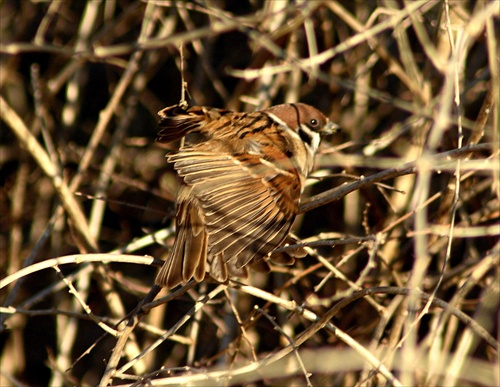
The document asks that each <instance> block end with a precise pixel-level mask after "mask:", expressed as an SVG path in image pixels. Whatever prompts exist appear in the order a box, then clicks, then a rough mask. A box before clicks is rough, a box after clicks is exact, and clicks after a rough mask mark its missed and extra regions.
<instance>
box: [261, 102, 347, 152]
mask: <svg viewBox="0 0 500 387" xmlns="http://www.w3.org/2000/svg"><path fill="white" fill-rule="evenodd" d="M265 112H266V113H267V114H269V115H270V116H271V117H272V118H273V119H274V120H275V121H277V122H279V123H281V124H284V125H285V126H287V127H288V128H289V129H291V130H292V131H293V132H295V133H296V134H298V135H299V137H300V139H301V140H302V141H304V143H305V144H307V145H309V146H310V148H311V150H312V151H313V153H314V152H316V149H317V148H318V145H319V141H320V136H323V135H327V134H332V133H336V132H338V131H340V128H339V126H338V125H337V124H336V123H334V122H332V121H330V120H329V119H328V118H327V117H326V116H325V115H324V114H323V113H321V112H320V111H319V110H318V109H316V108H314V107H312V106H310V105H306V104H305V103H287V104H283V105H276V106H273V107H270V108H269V109H267V110H265Z"/></svg>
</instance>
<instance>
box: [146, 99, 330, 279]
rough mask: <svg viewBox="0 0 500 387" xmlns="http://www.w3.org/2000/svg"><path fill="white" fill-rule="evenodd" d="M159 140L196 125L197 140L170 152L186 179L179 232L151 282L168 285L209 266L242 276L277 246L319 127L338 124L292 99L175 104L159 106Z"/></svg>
mask: <svg viewBox="0 0 500 387" xmlns="http://www.w3.org/2000/svg"><path fill="white" fill-rule="evenodd" d="M158 115H159V116H160V122H159V125H158V126H159V128H160V131H159V133H158V138H157V141H159V142H163V143H166V142H171V141H176V140H179V139H181V138H182V137H184V136H186V135H188V134H190V133H197V134H198V135H200V136H201V138H202V140H201V141H200V142H198V143H196V144H189V145H185V146H183V147H181V148H180V149H179V151H178V152H177V153H173V154H168V155H167V160H168V162H169V163H173V165H174V168H175V170H176V171H177V173H178V175H179V176H180V177H181V178H182V180H183V184H182V185H181V188H180V190H179V193H178V198H177V207H176V223H175V224H176V236H175V241H174V245H173V247H172V250H171V251H170V254H169V258H168V260H167V261H166V262H165V263H164V264H163V266H162V268H161V269H160V271H159V272H158V275H157V276H156V280H155V282H156V284H157V285H159V286H166V287H167V288H173V287H175V286H177V285H179V284H181V283H186V282H187V281H189V280H190V279H191V278H193V277H194V279H195V280H196V281H198V282H200V281H202V280H203V279H204V278H205V275H206V273H207V272H208V273H209V274H210V276H211V277H213V278H214V279H216V280H217V281H220V282H224V281H226V280H227V279H228V277H240V278H246V277H247V275H248V266H249V265H251V266H259V265H261V266H262V265H264V266H267V263H266V262H265V261H264V260H263V258H264V257H265V256H267V255H268V254H269V253H271V252H272V251H273V250H275V249H276V248H278V247H280V246H282V245H283V244H284V242H285V239H286V238H287V236H288V233H289V231H290V228H291V226H292V223H293V221H294V219H295V216H296V214H297V211H298V208H299V202H300V195H301V193H302V191H303V189H304V182H305V179H306V177H307V175H308V174H309V172H311V170H312V168H313V162H314V155H315V153H316V151H317V149H318V146H319V143H320V135H323V134H330V133H334V132H336V131H337V130H338V126H337V125H336V124H335V123H333V122H331V121H330V120H329V119H328V118H327V117H325V116H324V115H323V114H322V113H321V112H319V111H318V110H317V109H315V108H314V107H312V106H309V105H306V104H303V103H295V104H283V105H277V106H273V107H271V108H269V109H266V110H262V111H256V112H252V113H238V112H232V111H228V110H222V109H215V108H210V107H201V106H193V107H191V108H189V109H186V108H183V107H181V106H180V105H174V106H170V107H167V108H165V109H163V110H161V111H160V112H159V113H158Z"/></svg>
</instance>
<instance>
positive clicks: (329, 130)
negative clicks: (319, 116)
mask: <svg viewBox="0 0 500 387" xmlns="http://www.w3.org/2000/svg"><path fill="white" fill-rule="evenodd" d="M341 130H342V129H341V128H340V126H339V125H337V124H336V123H335V122H332V121H330V120H328V122H327V124H326V125H325V126H323V128H322V129H321V130H320V132H319V133H320V134H321V135H322V136H326V135H328V134H333V133H338V132H340V131H341Z"/></svg>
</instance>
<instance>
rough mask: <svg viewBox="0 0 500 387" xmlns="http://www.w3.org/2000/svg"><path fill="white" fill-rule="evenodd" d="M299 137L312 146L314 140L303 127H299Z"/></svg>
mask: <svg viewBox="0 0 500 387" xmlns="http://www.w3.org/2000/svg"><path fill="white" fill-rule="evenodd" d="M299 136H300V139H301V140H302V141H304V142H305V143H306V144H309V145H311V142H312V138H311V135H310V134H309V133H307V132H306V131H305V130H303V129H302V128H301V127H299Z"/></svg>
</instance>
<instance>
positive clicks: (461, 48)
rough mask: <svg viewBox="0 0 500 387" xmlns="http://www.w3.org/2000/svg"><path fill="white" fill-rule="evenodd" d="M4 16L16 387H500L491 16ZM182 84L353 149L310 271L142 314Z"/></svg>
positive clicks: (189, 6)
mask: <svg viewBox="0 0 500 387" xmlns="http://www.w3.org/2000/svg"><path fill="white" fill-rule="evenodd" d="M0 7H1V8H0V22H1V24H0V28H1V30H0V34H1V36H0V37H1V45H0V53H1V62H0V63H1V69H0V79H1V95H0V116H1V117H0V118H1V122H2V131H1V134H0V137H1V143H0V150H1V152H0V168H1V180H2V181H1V190H0V205H1V218H0V227H1V229H0V232H1V234H0V235H1V239H0V241H1V243H0V252H1V266H0V270H1V278H2V282H1V286H0V288H1V300H0V301H1V306H2V309H1V319H2V324H3V325H2V328H1V330H2V331H1V334H0V338H1V341H0V346H1V347H0V348H1V367H0V368H1V373H0V384H1V385H22V384H28V385H49V384H50V385H54V386H61V385H68V386H70V385H97V384H101V385H106V384H110V383H111V384H113V385H131V384H132V385H168V384H180V383H189V384H190V385H196V384H199V385H224V384H235V385H248V384H254V385H315V386H320V385H339V386H341V385H344V386H347V385H355V384H357V385H368V386H370V385H376V386H382V385H465V384H467V385H479V386H491V385H498V384H499V383H500V381H499V376H498V368H497V365H498V307H499V275H498V270H499V269H498V267H499V234H500V226H499V214H500V210H499V197H500V195H499V190H500V188H499V187H500V186H499V181H500V180H499V175H500V174H499V162H498V157H499V109H498V105H499V99H500V91H499V88H500V80H499V66H498V62H499V49H498V39H499V30H500V28H499V25H500V24H499V12H500V11H499V9H500V6H499V3H498V2H495V1H465V0H464V1H451V0H449V1H429V2H428V1H416V2H415V1H407V0H400V1H393V0H380V1H375V0H374V1H359V2H352V1H350V0H345V1H306V0H296V1H272V0H260V1H259V0H242V1H234V0H225V1H224V0H213V1H212V0H206V1H204V0H199V1H167V0H158V1H149V2H141V1H131V0H119V1H87V2H83V1H57V0H53V1H43V2H41V1H22V2H17V1H14V0H5V1H3V2H2V3H1V5H0ZM183 85H184V86H185V88H184V89H183ZM183 90H184V91H185V97H186V99H187V100H188V101H189V102H190V103H191V104H197V105H208V106H214V107H223V108H228V109H233V110H241V111H251V110H254V109H256V108H266V107H268V106H270V105H273V104H278V103H282V102H294V101H302V102H306V103H309V104H311V105H314V106H316V107H317V108H319V109H320V110H322V111H324V112H325V114H327V115H329V117H331V118H332V119H333V120H334V121H336V122H338V123H339V124H340V125H341V126H342V128H343V132H342V133H341V134H340V135H335V136H332V137H331V138H327V139H325V141H324V142H323V144H322V147H321V152H320V155H319V156H318V157H317V161H316V170H315V172H314V178H311V179H310V181H309V182H310V184H309V185H308V187H307V189H306V191H305V193H304V199H303V202H302V207H301V209H302V214H301V215H300V216H299V217H298V219H297V221H296V223H295V225H294V233H295V234H296V235H297V236H298V237H299V238H300V239H301V242H302V243H305V244H306V246H307V249H308V251H309V254H308V255H307V256H306V257H305V258H303V259H300V260H298V261H297V262H296V263H295V264H294V265H293V266H274V267H273V271H272V273H270V274H262V273H252V274H251V276H250V277H249V278H248V280H246V281H243V282H241V283H238V282H233V281H230V282H229V283H228V284H216V283H213V282H210V281H206V282H205V283H202V284H199V285H193V284H188V285H187V286H186V287H185V288H183V289H181V290H178V289H176V290H175V291H174V292H167V291H165V290H163V291H162V292H161V293H160V295H159V296H158V297H157V298H156V301H155V303H153V304H151V303H146V304H145V305H144V308H143V312H142V313H141V314H136V313H135V312H134V308H135V307H136V306H137V305H138V303H139V302H140V301H141V300H142V299H144V297H145V295H146V294H147V292H148V291H149V289H150V288H151V286H152V284H153V279H154V275H155V272H156V270H157V269H156V268H157V267H158V265H159V264H160V262H161V261H160V260H162V259H166V258H167V254H168V250H169V246H171V244H172V239H173V224H172V216H173V209H174V198H175V192H176V189H177V187H178V180H177V178H176V176H175V174H174V173H173V170H172V167H171V166H169V165H168V164H167V163H166V160H165V158H164V155H165V153H167V152H168V151H169V150H173V149H175V146H177V145H176V144H172V145H170V144H169V145H167V146H160V145H158V144H156V143H155V142H154V139H155V131H156V128H155V125H156V120H157V117H156V112H157V111H158V110H160V109H161V108H163V107H165V106H168V105H172V104H174V103H177V102H178V101H179V100H180V99H181V97H182V93H183ZM292 248H293V247H292ZM153 257H154V258H153Z"/></svg>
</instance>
